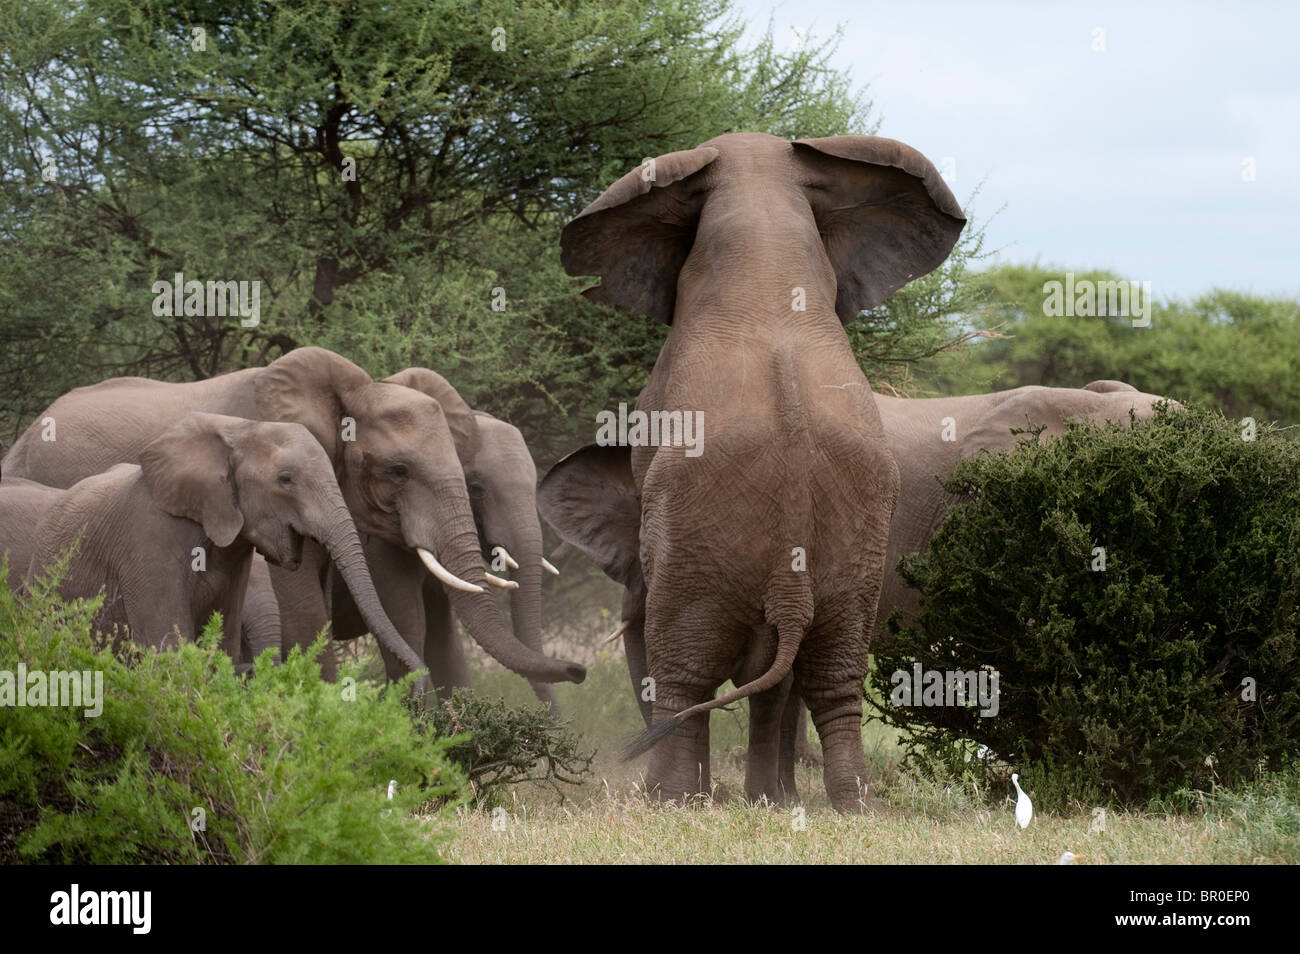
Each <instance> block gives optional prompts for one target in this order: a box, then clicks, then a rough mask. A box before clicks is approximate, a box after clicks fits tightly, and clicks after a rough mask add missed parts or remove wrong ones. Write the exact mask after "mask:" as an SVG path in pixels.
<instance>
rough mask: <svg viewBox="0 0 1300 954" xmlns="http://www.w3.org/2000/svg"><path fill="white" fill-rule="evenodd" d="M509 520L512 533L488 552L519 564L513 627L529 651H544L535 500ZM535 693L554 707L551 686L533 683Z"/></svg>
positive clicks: (513, 576)
mask: <svg viewBox="0 0 1300 954" xmlns="http://www.w3.org/2000/svg"><path fill="white" fill-rule="evenodd" d="M511 509H512V512H511V514H510V516H509V519H510V526H511V528H512V529H513V531H514V532H513V533H508V534H504V535H503V537H502V539H500V540H496V539H493V540H488V541H486V542H487V544H488V547H489V549H490V548H491V547H494V546H497V545H502V546H505V547H506V549H507V550H508V551H509V552H510V555H511V556H512V557H514V559H515V560H516V561H517V562H518V563H519V568H518V569H517V570H512V571H511V572H510V577H511V579H513V580H514V581H515V582H516V583H518V584H519V589H517V590H513V591H511V593H510V623H511V625H512V626H513V627H514V631H515V638H516V639H517V640H519V642H521V643H523V644H524V645H525V646H527V647H528V648H529V649H535V650H537V651H538V652H541V650H542V573H543V570H542V559H543V553H542V527H541V524H540V523H539V522H538V519H537V507H536V504H535V503H534V502H533V499H532V497H531V496H530V497H528V498H527V499H525V500H523V501H522V502H518V501H517V502H515V503H514V504H513V505H512V508H511ZM533 692H534V693H536V694H537V697H538V698H539V699H541V700H542V701H543V702H549V703H551V704H552V705H554V704H555V691H554V690H553V689H551V688H550V686H547V685H544V684H541V683H538V682H533Z"/></svg>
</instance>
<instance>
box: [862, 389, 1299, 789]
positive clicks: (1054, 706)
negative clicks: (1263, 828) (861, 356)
mask: <svg viewBox="0 0 1300 954" xmlns="http://www.w3.org/2000/svg"><path fill="white" fill-rule="evenodd" d="M1244 433H1245V432H1244V429H1243V427H1242V425H1240V424H1237V423H1233V422H1230V421H1227V420H1225V419H1224V418H1223V417H1221V416H1219V415H1217V414H1212V413H1210V412H1207V411H1200V410H1188V411H1185V412H1181V413H1161V414H1158V415H1157V417H1156V418H1155V419H1154V420H1152V421H1150V422H1148V423H1146V424H1141V425H1136V426H1134V427H1133V428H1132V429H1131V430H1130V429H1125V428H1123V427H1120V426H1118V425H1109V426H1106V427H1095V426H1091V427H1089V426H1074V427H1071V428H1070V429H1069V430H1068V431H1067V433H1066V434H1065V435H1063V436H1062V437H1061V438H1060V439H1058V440H1055V441H1051V442H1048V443H1044V444H1041V445H1040V444H1037V443H1034V442H1032V441H1025V442H1022V444H1021V446H1020V447H1019V448H1018V449H1017V450H1016V451H1014V452H1012V453H1006V454H997V455H990V454H984V455H981V456H980V457H978V458H976V459H972V460H968V461H964V462H963V463H962V464H961V465H960V466H959V467H958V468H957V469H956V470H955V472H954V473H953V475H952V477H951V479H950V480H949V481H948V482H947V484H946V486H947V488H948V489H949V490H950V491H952V492H954V493H958V494H962V495H964V497H965V498H966V500H967V502H966V503H963V504H960V505H958V506H956V507H954V508H953V509H952V511H950V513H949V514H948V516H947V517H946V519H945V520H944V522H943V524H942V525H941V527H940V528H939V530H938V532H937V533H936V534H935V536H934V537H933V538H932V540H931V542H930V547H929V550H928V551H927V552H926V553H925V554H923V555H921V556H919V557H913V558H907V559H904V560H903V561H902V563H901V564H900V566H901V572H902V573H903V576H904V578H905V579H906V580H907V581H908V582H909V584H911V585H912V586H915V587H918V588H919V589H920V590H921V592H922V594H923V605H922V608H921V610H920V612H919V616H918V618H917V620H916V622H915V625H913V626H908V627H904V626H901V625H900V624H899V622H898V620H897V619H895V620H893V621H891V630H892V631H893V632H894V637H895V638H894V641H893V643H891V644H890V645H889V646H887V647H883V648H882V649H881V651H880V652H878V653H877V655H876V659H875V669H874V671H873V674H872V677H871V681H872V685H873V687H874V689H875V694H876V695H878V696H879V698H880V699H882V700H889V698H890V693H891V690H892V688H893V683H892V680H891V675H892V674H893V673H894V672H895V671H896V670H904V671H908V672H911V671H912V670H913V665H914V663H917V662H919V663H921V664H922V666H923V667H924V668H925V669H927V670H931V669H932V670H940V671H944V670H957V671H972V670H981V669H988V670H996V671H997V672H998V673H999V674H1000V685H999V689H1000V698H999V708H998V712H997V715H996V716H995V717H992V718H982V717H980V716H979V714H978V712H977V709H976V708H975V707H974V706H969V705H967V706H962V705H957V706H951V705H950V706H939V707H907V708H904V707H895V706H893V705H891V704H890V703H889V702H884V703H883V704H880V705H878V706H876V708H877V710H878V711H879V712H880V714H881V716H882V717H883V718H884V719H885V720H886V721H888V722H891V723H893V724H895V725H898V726H901V727H903V728H904V729H905V730H906V732H905V735H906V737H907V739H908V741H909V743H910V746H911V750H912V754H913V756H914V757H915V758H916V760H917V761H919V762H921V763H924V764H926V765H927V766H928V767H930V768H932V769H941V770H943V771H946V772H949V773H952V772H956V773H958V774H970V775H972V776H974V777H976V779H977V780H981V781H986V782H990V783H996V784H994V790H995V791H998V792H1001V791H1003V790H1004V789H1003V787H1002V786H1003V784H1004V782H1003V781H1002V775H1001V774H999V773H1003V774H1004V773H1006V772H1008V771H1009V770H1010V766H1015V767H1016V768H1017V770H1018V771H1019V772H1020V774H1021V784H1022V785H1023V786H1024V787H1025V788H1027V789H1031V790H1033V791H1034V792H1035V801H1036V803H1037V804H1039V805H1040V806H1041V807H1044V808H1053V807H1058V808H1064V807H1066V806H1067V804H1068V803H1070V802H1071V801H1074V802H1083V803H1085V804H1087V803H1094V804H1095V803H1096V802H1098V801H1109V802H1119V803H1142V802H1145V801H1147V800H1149V799H1152V798H1155V797H1160V796H1170V795H1172V794H1173V793H1175V792H1176V791H1178V790H1180V789H1186V790H1192V791H1208V790H1210V789H1211V788H1212V787H1213V786H1216V785H1218V786H1228V787H1231V786H1234V785H1237V784H1239V783H1241V782H1244V781H1249V780H1251V779H1253V778H1255V777H1256V776H1257V775H1258V773H1259V771H1260V769H1261V768H1263V769H1269V768H1273V767H1276V766H1277V765H1278V764H1280V762H1281V760H1282V759H1284V758H1285V757H1286V756H1287V755H1288V754H1289V753H1294V752H1295V751H1296V748H1297V743H1300V640H1298V639H1297V624H1298V623H1300V606H1298V600H1300V453H1298V451H1297V445H1296V443H1295V442H1293V441H1291V440H1289V439H1288V438H1287V436H1286V435H1285V434H1284V433H1283V432H1281V431H1279V430H1277V429H1274V428H1271V427H1265V426H1261V427H1260V428H1259V429H1258V431H1257V433H1256V435H1255V439H1254V440H1246V439H1243V434H1244ZM1097 548H1104V560H1105V563H1104V569H1101V568H1099V567H1100V559H1099V558H1100V557H1101V555H1102V553H1101V550H1099V549H1097ZM869 698H870V697H869ZM977 745H982V746H985V747H987V749H988V750H991V751H992V752H993V753H995V754H996V757H995V758H976V757H973V756H974V755H975V753H976V747H977Z"/></svg>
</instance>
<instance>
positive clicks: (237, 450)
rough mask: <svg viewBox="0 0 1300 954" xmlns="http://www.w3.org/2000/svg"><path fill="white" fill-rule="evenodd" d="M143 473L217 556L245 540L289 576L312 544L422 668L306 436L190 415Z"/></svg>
mask: <svg viewBox="0 0 1300 954" xmlns="http://www.w3.org/2000/svg"><path fill="white" fill-rule="evenodd" d="M140 469H141V472H142V474H143V475H144V480H145V483H146V484H147V485H148V487H149V491H150V494H151V496H152V497H153V500H154V502H155V503H156V504H157V505H158V506H159V507H161V508H162V509H163V510H165V511H166V512H167V513H170V514H172V515H173V516H176V517H183V518H185V519H187V520H192V521H194V522H195V523H198V524H199V525H200V526H202V527H203V532H204V533H205V534H207V536H208V538H209V539H211V541H212V542H213V544H215V545H216V546H218V547H228V546H230V545H231V544H233V543H234V542H235V540H237V539H243V540H244V541H246V542H247V543H249V544H251V545H252V546H253V547H254V548H255V549H256V550H257V551H258V552H259V553H261V554H262V555H263V556H264V557H265V558H266V559H267V561H268V562H270V563H272V564H274V565H277V566H282V567H284V568H286V569H290V570H292V569H296V568H297V567H298V564H299V562H300V561H301V559H302V546H303V537H304V536H306V537H311V538H312V539H314V540H316V541H318V542H319V543H320V544H321V545H322V546H324V547H325V549H326V551H327V552H328V553H329V555H330V558H331V559H332V560H333V561H334V565H335V566H336V567H337V568H338V571H339V575H340V576H341V577H342V578H343V581H344V582H345V583H346V584H347V587H348V589H349V590H350V591H351V593H352V596H353V598H354V599H355V600H356V604H357V607H358V608H359V609H360V611H361V613H362V616H363V617H364V619H365V621H366V624H367V625H368V626H369V627H370V629H371V632H373V633H374V634H375V637H376V638H377V639H378V640H379V641H380V642H381V643H382V644H383V645H384V646H385V647H387V648H389V649H391V650H392V651H393V652H395V653H397V654H398V656H399V658H401V659H402V661H403V662H404V663H405V664H406V665H407V666H408V667H409V668H410V669H411V670H413V671H415V670H419V669H422V668H423V665H424V664H423V663H422V662H421V661H420V658H419V657H418V656H416V655H415V653H413V652H412V651H411V649H410V647H409V646H407V644H406V641H405V640H403V639H402V637H401V636H400V635H399V634H398V633H397V631H396V629H394V627H393V625H392V623H390V622H389V620H388V617H387V616H386V615H385V614H384V611H383V607H382V606H381V605H380V602H379V596H378V594H377V593H376V592H375V586H374V582H373V581H372V580H371V578H370V570H369V569H368V568H367V566H366V561H365V558H364V556H363V555H362V551H361V540H360V538H359V537H358V535H357V530H356V527H355V526H354V525H353V522H352V518H351V516H350V515H349V513H348V508H347V506H346V505H345V503H344V501H343V494H342V492H341V491H340V489H339V486H338V483H337V481H336V480H335V478H334V467H333V464H332V462H331V461H330V459H329V457H328V456H327V455H326V453H325V450H324V448H322V446H321V444H320V443H319V442H318V441H317V440H316V439H315V438H314V437H313V436H312V435H311V433H309V432H308V430H307V429H306V428H305V427H303V426H302V425H300V424H290V423H267V422H262V421H248V420H244V419H242V418H234V417H227V416H225V415H221V414H204V413H198V412H196V413H192V414H190V415H188V416H186V417H184V418H182V419H181V420H180V422H178V423H177V424H175V425H173V426H172V427H171V428H169V429H168V430H167V431H166V432H165V433H164V434H162V435H161V436H160V437H158V438H157V439H156V440H154V441H153V442H152V443H150V444H149V446H148V447H146V448H145V449H144V451H143V452H142V453H141V455H140Z"/></svg>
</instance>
